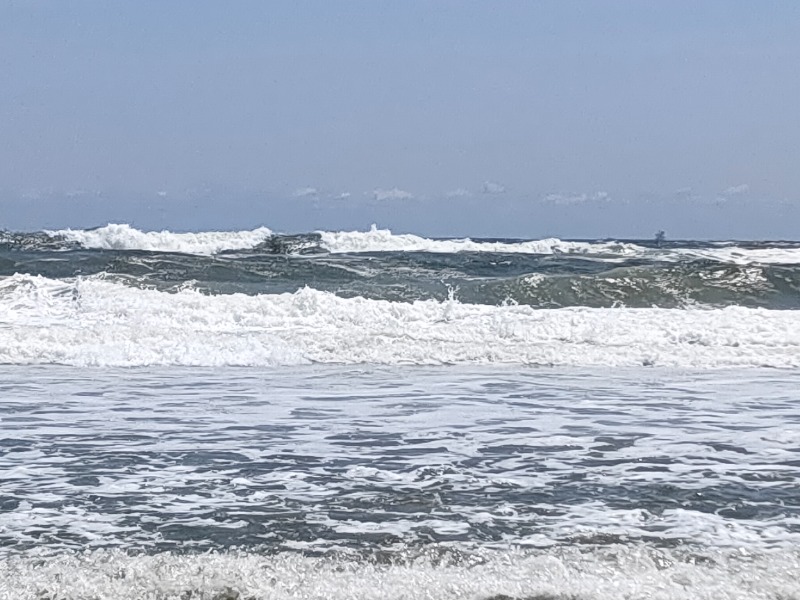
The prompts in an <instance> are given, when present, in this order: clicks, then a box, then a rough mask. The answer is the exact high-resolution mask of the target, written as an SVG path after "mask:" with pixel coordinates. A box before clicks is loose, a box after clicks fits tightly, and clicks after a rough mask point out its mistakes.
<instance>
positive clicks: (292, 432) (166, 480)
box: [0, 366, 800, 555]
mask: <svg viewBox="0 0 800 600" xmlns="http://www.w3.org/2000/svg"><path fill="white" fill-rule="evenodd" d="M0 381H2V382H3V383H2V384H1V385H0V393H2V395H3V398H4V402H3V404H2V406H0V426H2V429H3V431H4V435H3V437H2V439H0V482H1V483H2V485H0V490H2V492H1V493H0V505H1V506H2V508H3V510H2V512H0V555H16V554H19V553H21V552H22V553H24V552H28V551H30V550H31V549H34V548H48V549H49V550H51V551H55V552H59V551H64V550H80V549H86V548H92V549H95V548H108V547H116V548H120V549H139V550H146V551H148V552H155V551H165V550H170V551H187V550H195V551H196V550H224V549H231V548H234V547H240V548H250V549H258V548H260V549H261V550H262V551H264V550H269V551H277V550H290V549H295V550H302V551H314V552H323V551H332V550H337V549H346V550H354V549H358V550H370V551H372V550H375V551H378V550H387V551H389V550H390V551H393V552H394V551H398V550H402V549H403V548H408V547H416V546H426V545H428V544H431V543H436V544H440V545H446V546H447V545H450V546H452V545H456V546H459V547H461V546H463V545H465V544H466V545H467V546H469V545H470V544H473V545H479V546H480V547H482V548H495V549H498V550H501V549H503V548H508V547H527V548H554V547H561V546H575V545H577V546H585V545H588V546H593V545H597V544H602V545H607V544H609V543H615V542H616V543H627V544H642V543H644V544H650V545H653V546H654V547H660V548H677V547H681V548H691V547H693V548H701V549H703V548H705V549H709V548H711V549H728V550H731V549H733V550H736V549H742V548H743V549H746V550H747V551H748V552H758V553H763V552H767V551H777V550H781V551H789V550H792V549H796V548H797V547H800V501H798V497H797V486H798V482H800V467H798V460H797V457H798V455H799V453H800V425H798V424H799V423H800V412H798V411H799V410H800V409H798V403H797V393H796V390H797V389H798V377H797V376H796V375H794V374H793V373H791V372H788V371H787V372H778V371H774V370H773V371H770V370H763V371H754V372H750V373H749V374H743V373H741V372H737V373H734V372H725V373H708V372H702V371H692V372H688V373H675V372H670V371H664V370H651V371H650V372H649V374H647V375H645V374H644V373H643V369H641V368H640V369H631V370H617V371H616V372H615V374H614V375H609V374H608V373H607V372H605V371H603V370H597V371H575V370H542V371H528V372H518V371H517V370H515V369H508V370H498V369H487V368H479V369H478V368H474V367H473V368H470V369H459V368H452V367H451V368H438V369H426V368H419V367H416V368H392V369H387V368H382V369H376V370H363V369H362V368H359V369H352V368H343V367H294V368H289V369H270V370H267V371H264V372H260V371H257V370H253V369H231V368H226V369H210V370H204V369H180V368H174V367H173V368H169V369H134V370H130V369H126V370H110V371H109V370H95V371H93V372H92V377H91V379H86V378H85V372H84V371H83V370H80V369H74V368H70V367H52V366H50V367H2V368H0Z"/></svg>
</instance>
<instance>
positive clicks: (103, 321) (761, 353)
mask: <svg viewBox="0 0 800 600" xmlns="http://www.w3.org/2000/svg"><path fill="white" fill-rule="evenodd" d="M0 362H2V363H27V364H30V363H63V364H71V365H117V366H128V365H206V366H214V365H277V364H301V363H306V362H316V363H339V364H357V363H373V364H430V365H433V364H491V363H495V364H527V365H587V366H588V365H607V366H626V365H631V366H632V365H639V366H641V365H659V366H677V367H697V368H717V367H760V366H769V367H781V368H792V367H799V366H800V312H798V311H770V310H761V309H747V308H743V307H728V308H724V309H714V310H706V309H689V310H677V309H657V308H650V309H625V308H616V309H590V308H564V309H558V310H537V309H534V308H532V307H530V306H486V305H472V304H461V303H459V302H457V301H455V300H451V301H445V302H437V301H434V300H428V301H417V302H413V303H400V302H388V301H382V300H368V299H364V298H361V297H356V298H341V297H338V296H335V295H333V294H331V293H327V292H320V291H317V290H313V289H308V288H305V289H302V290H300V291H298V292H296V293H293V294H280V295H260V296H244V295H238V294H237V295H219V296H207V295H203V294H200V293H198V292H195V291H192V290H184V291H181V292H178V293H166V292H159V291H156V290H150V289H139V288H134V287H130V286H127V285H123V284H121V283H118V282H114V281H110V280H105V279H103V278H102V277H91V278H87V279H78V280H71V281H70V280H52V279H47V278H43V277H32V276H29V275H14V276H11V277H7V278H5V279H3V280H0Z"/></svg>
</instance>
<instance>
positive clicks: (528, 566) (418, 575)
mask: <svg viewBox="0 0 800 600" xmlns="http://www.w3.org/2000/svg"><path fill="white" fill-rule="evenodd" d="M798 569H800V557H798V555H797V553H794V552H781V553H770V554H760V555H750V554H747V553H744V554H741V553H736V552H733V553H731V552H728V553H713V554H710V555H691V554H690V555H686V554H680V553H677V552H672V551H669V550H655V549H651V548H647V547H639V546H611V547H606V548H598V549H595V550H593V551H587V550H586V549H577V548H563V549H555V550H551V551H548V552H524V551H515V550H508V551H495V552H480V551H478V552H474V553H461V554H458V553H456V554H454V555H453V556H452V557H450V558H448V556H447V555H446V554H445V555H444V557H437V555H436V554H435V553H431V554H430V555H427V556H426V555H421V556H419V557H417V558H411V557H409V558H408V559H406V560H400V561H399V562H398V563H395V564H378V563H374V562H368V561H358V560H352V559H347V558H339V559H335V558H315V557H308V556H303V555H301V554H299V553H297V554H295V553H281V554H275V555H259V554H244V553H238V554H237V553H220V554H203V555H188V556H179V555H172V554H166V553H165V554H155V555H150V556H146V555H141V556H128V555H126V554H124V553H122V552H103V551H97V552H93V553H86V554H77V555H73V554H63V555H57V556H52V557H48V558H47V559H46V560H43V559H42V558H40V557H38V556H35V555H34V556H30V557H20V558H17V559H11V560H7V561H3V562H2V563H0V599H3V600H6V599H8V600H11V599H12V598H13V599H14V600H28V599H30V600H34V599H36V600H38V599H40V598H62V599H64V600H71V599H78V598H97V599H98V600H106V599H114V600H125V599H128V598H130V599H133V598H137V599H138V598H145V597H146V598H154V599H167V598H188V597H192V598H194V597H198V598H199V597H202V598H210V599H219V600H222V599H229V598H275V599H286V600H289V599H292V598H325V599H328V600H336V599H339V598H341V599H344V598H347V599H348V600H371V599H377V598H381V599H382V600H391V599H398V600H399V599H406V598H437V599H441V600H467V599H471V600H484V599H488V598H515V599H522V598H575V599H579V600H595V599H596V600H605V599H609V600H610V599H612V598H613V599H617V598H652V599H653V600H682V599H685V600H689V599H691V600H696V599H699V598H709V599H710V598H727V599H728V600H745V599H746V600H758V599H765V600H766V599H775V598H796V597H797V596H798V594H800V583H798V580H797V576H796V575H797V572H798Z"/></svg>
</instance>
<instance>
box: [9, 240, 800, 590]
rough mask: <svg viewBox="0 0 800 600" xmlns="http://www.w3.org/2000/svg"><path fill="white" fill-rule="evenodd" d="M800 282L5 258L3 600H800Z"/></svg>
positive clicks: (686, 248)
mask: <svg viewBox="0 0 800 600" xmlns="http://www.w3.org/2000/svg"><path fill="white" fill-rule="evenodd" d="M797 269H800V244H794V243H788V242H784V243H767V242H763V243H746V244H745V243H735V242H730V243H716V244H711V243H694V242H691V243H689V242H686V243H673V244H667V245H663V246H661V247H656V246H655V245H653V244H648V243H645V242H635V241H622V242H619V241H598V242H590V241H561V240H534V241H514V240H429V239H425V238H420V237H416V236H399V235H393V234H391V233H389V232H386V231H379V230H373V231H371V232H339V233H335V232H322V233H315V234H307V235H299V236H285V235H275V234H273V233H272V232H270V231H269V230H267V229H264V228H262V229H259V230H254V231H250V232H230V233H224V232H222V233H215V232H207V233H201V234H172V233H169V232H160V233H153V232H139V231H136V230H134V229H132V228H129V227H127V226H109V227H106V228H101V229H98V230H91V231H63V232H50V233H37V234H16V233H6V234H2V236H1V237H0V362H1V363H3V364H2V365H0V598H3V599H5V598H9V599H10V598H15V599H16V598H31V599H34V598H36V599H43V598H50V599H55V598H181V599H186V598H217V599H218V600H226V599H230V598H242V599H244V598H254V599H255V598H365V599H366V598H453V599H468V598H469V599H476V600H477V599H481V600H488V599H495V600H498V599H500V598H504V599H507V598H514V599H519V600H522V599H530V598H538V599H545V598H547V599H552V598H564V599H566V598H577V599H584V598H585V599H587V600H589V599H595V598H597V599H601V598H602V599H605V598H665V599H666V598H670V599H672V598H742V599H744V598H770V599H774V600H778V599H783V600H787V599H789V598H800V583H798V582H797V577H796V574H797V572H798V569H799V568H800V551H799V550H798V548H799V547H800V546H798V543H799V542H800V492H798V489H800V486H798V479H799V478H800V408H798V406H800V402H798V401H800V392H798V390H800V375H798V374H797V371H796V369H795V367H797V366H800V317H798V315H800V312H798V311H797V304H798V293H797V288H796V284H795V283H794V281H795V280H794V279H793V277H794V273H795V272H796V270H797ZM426 365H427V366H426ZM431 365H439V366H431ZM443 365H444V366H443ZM763 367H772V368H769V369H765V368H763Z"/></svg>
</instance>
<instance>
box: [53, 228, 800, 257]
mask: <svg viewBox="0 0 800 600" xmlns="http://www.w3.org/2000/svg"><path fill="white" fill-rule="evenodd" d="M46 233H48V234H50V235H56V236H60V237H62V238H64V239H66V240H67V241H70V242H76V243H79V244H80V245H82V246H83V247H85V248H100V249H107V250H112V249H113V250H147V251H154V252H182V253H187V254H216V253H218V252H222V251H225V250H246V249H249V248H254V247H255V246H257V245H258V244H260V243H262V242H263V241H264V240H265V239H266V238H268V237H269V236H271V235H272V233H273V232H272V231H271V230H270V229H268V228H266V227H259V228H257V229H253V230H251V231H201V232H197V233H173V232H171V231H166V230H165V231H140V230H138V229H135V228H134V227H131V226H130V225H124V224H122V225H120V224H109V225H106V226H104V227H98V228H96V229H62V230H58V231H48V232H46ZM318 233H319V235H320V236H321V245H322V247H323V248H324V249H325V250H327V251H329V252H331V253H337V254H340V253H356V252H437V253H451V252H497V253H501V252H502V253H516V254H543V255H550V254H572V255H582V256H592V257H595V258H600V259H602V260H608V261H614V260H621V259H625V258H635V257H643V258H649V259H654V260H665V261H676V260H685V259H697V258H699V259H707V260H716V261H720V262H728V263H735V264H753V263H760V264H800V248H780V247H775V248H753V249H747V248H741V247H737V246H720V247H718V248H704V249H691V248H669V249H659V248H646V247H644V246H640V245H637V244H632V243H623V242H615V241H604V242H571V241H565V240H560V239H558V238H545V239H540V240H528V241H518V242H486V241H479V240H477V241H476V240H472V239H470V238H462V239H447V240H442V239H430V238H426V237H421V236H418V235H413V234H395V233H392V232H391V231H390V230H389V229H378V228H377V227H376V226H375V225H373V226H372V228H371V229H370V230H369V231H320V232H318Z"/></svg>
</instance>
